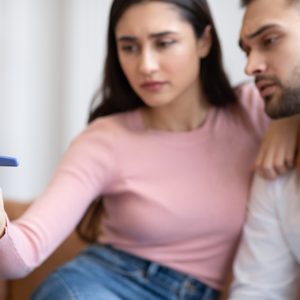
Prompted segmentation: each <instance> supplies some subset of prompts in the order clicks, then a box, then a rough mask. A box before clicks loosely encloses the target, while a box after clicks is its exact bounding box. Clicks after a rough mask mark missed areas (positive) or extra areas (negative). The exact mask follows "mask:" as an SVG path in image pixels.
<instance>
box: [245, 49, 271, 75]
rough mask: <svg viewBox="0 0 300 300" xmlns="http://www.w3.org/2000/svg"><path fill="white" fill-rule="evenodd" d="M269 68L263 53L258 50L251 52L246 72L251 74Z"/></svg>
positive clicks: (259, 72)
mask: <svg viewBox="0 0 300 300" xmlns="http://www.w3.org/2000/svg"><path fill="white" fill-rule="evenodd" d="M266 69H267V64H266V61H265V58H264V56H263V55H261V54H260V53H257V52H254V51H253V52H250V53H249V55H248V59H247V64H246V67H245V73H246V74H247V75H249V76H253V75H257V74H261V73H263V72H265V71H266Z"/></svg>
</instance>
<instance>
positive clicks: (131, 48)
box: [121, 45, 138, 53]
mask: <svg viewBox="0 0 300 300" xmlns="http://www.w3.org/2000/svg"><path fill="white" fill-rule="evenodd" d="M121 50H122V51H124V52H126V53H135V52H137V51H138V46H137V45H122V46H121Z"/></svg>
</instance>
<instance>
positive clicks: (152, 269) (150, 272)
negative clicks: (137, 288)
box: [145, 262, 160, 278]
mask: <svg viewBox="0 0 300 300" xmlns="http://www.w3.org/2000/svg"><path fill="white" fill-rule="evenodd" d="M159 267H160V266H159V265H158V264H157V263H153V262H151V263H149V266H148V267H147V270H146V272H145V277H147V278H148V277H151V276H153V275H155V274H156V273H157V271H158V269H159Z"/></svg>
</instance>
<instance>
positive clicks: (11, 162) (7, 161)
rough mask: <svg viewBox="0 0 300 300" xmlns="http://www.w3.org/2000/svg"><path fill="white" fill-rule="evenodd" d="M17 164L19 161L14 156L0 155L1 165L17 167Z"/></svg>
mask: <svg viewBox="0 0 300 300" xmlns="http://www.w3.org/2000/svg"><path fill="white" fill-rule="evenodd" d="M18 165H19V163H18V161H17V159H16V158H15V157H10V156H0V166H1V167H17V166H18Z"/></svg>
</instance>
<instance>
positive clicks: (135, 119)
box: [76, 109, 140, 140]
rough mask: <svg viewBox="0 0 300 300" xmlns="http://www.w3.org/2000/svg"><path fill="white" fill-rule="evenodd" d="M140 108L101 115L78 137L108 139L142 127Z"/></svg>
mask: <svg viewBox="0 0 300 300" xmlns="http://www.w3.org/2000/svg"><path fill="white" fill-rule="evenodd" d="M139 117H140V114H139V110H138V109H137V110H132V111H127V112H120V113H115V114H111V115H107V116H103V117H99V118H97V119H95V120H94V121H92V122H91V123H90V124H88V125H87V127H86V128H85V129H83V130H82V132H81V133H80V134H79V136H78V137H77V138H76V139H77V140H78V139H80V140H82V139H96V138H97V139H99V138H100V139H107V140H110V139H112V138H116V137H117V136H121V135H126V132H127V133H130V132H132V131H135V130H137V129H138V128H139V127H140V119H139Z"/></svg>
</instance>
